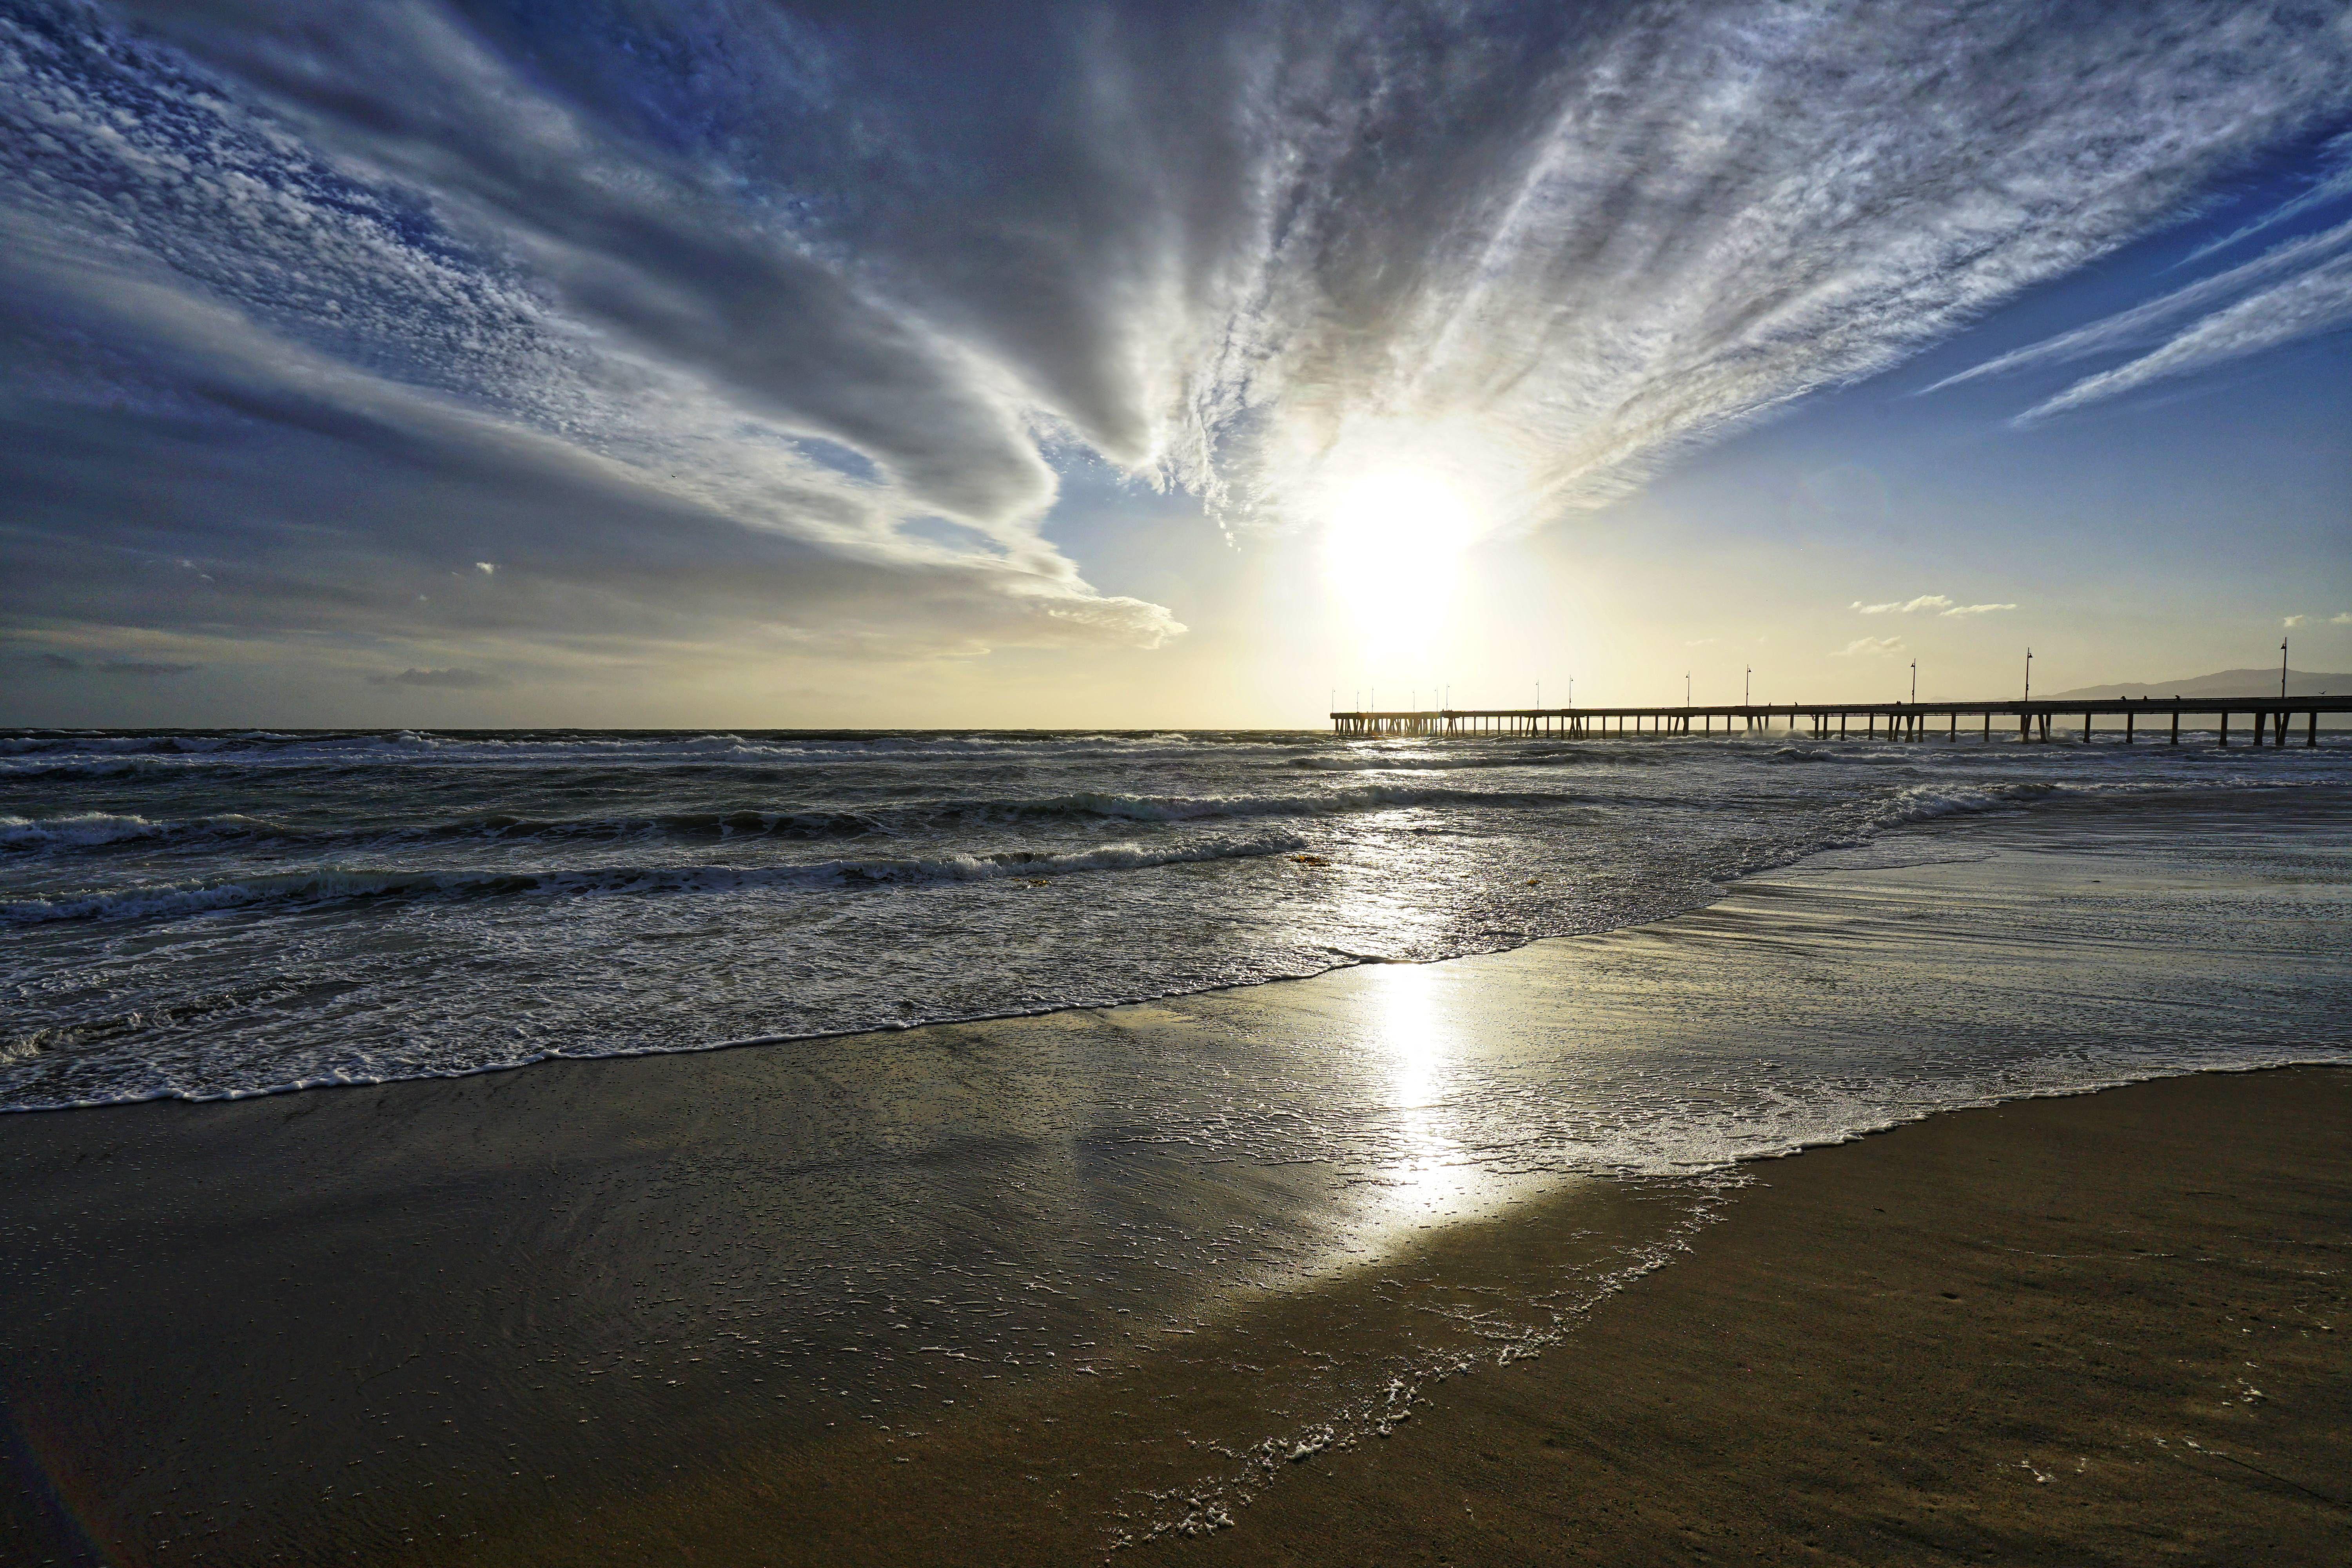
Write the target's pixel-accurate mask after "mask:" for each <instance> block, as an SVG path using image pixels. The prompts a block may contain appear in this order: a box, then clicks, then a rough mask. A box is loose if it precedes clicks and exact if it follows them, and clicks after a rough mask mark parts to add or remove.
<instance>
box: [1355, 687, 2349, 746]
mask: <svg viewBox="0 0 2352 1568" xmlns="http://www.w3.org/2000/svg"><path fill="white" fill-rule="evenodd" d="M2324 713H2325V714H2347V713H2352V696H2347V697H2130V698H2111V699H2108V700H2105V701H2098V700H2085V699H2083V698H2079V697H2077V698H2063V699H2060V700H2055V701H2052V700H2021V701H2015V702H1755V703H1747V702H1739V703H1730V704H1727V705H1724V706H1721V707H1696V708H1690V707H1685V708H1435V709H1425V710H1417V711H1414V710H1396V711H1385V712H1373V711H1360V712H1335V713H1333V714H1332V715H1331V728H1332V731H1333V733H1335V734H1339V735H1347V736H1351V737H1354V736H1364V737H1371V736H1384V735H1549V736H1552V737H1554V738H1556V739H1559V740H1563V741H1586V740H1601V739H1604V738H1605V739H1609V740H1617V739H1620V738H1632V737H1634V736H1646V735H1711V734H1717V733H1720V734H1724V735H1734V734H1739V735H1768V734H1780V733H1786V734H1788V735H1790V736H1793V737H1796V738H1797V739H1800V740H1815V741H1871V740H1884V741H1895V742H1915V741H1944V742H1959V741H1961V740H1963V739H1966V740H1970V741H1977V742H1991V741H1992V740H1994V739H1995V738H1996V732H1998V737H1999V738H2000V739H2001V740H2007V739H2009V738H2010V736H2011V734H2012V733H2014V735H2015V737H2016V739H2017V741H2018V742H2021V743H2039V744H2043V745H2047V744H2049V743H2050V742H2052V741H2053V739H2057V740H2068V739H2071V740H2075V741H2079V742H2081V743H2082V744H2084V745H2088V744H2090V743H2091V742H2092V741H2093V739H2094V738H2097V739H2099V740H2101V741H2105V742H2115V743H2119V744H2122V745H2126V746H2128V745H2132V744H2134V743H2136V742H2138V741H2141V740H2143V739H2144V740H2147V741H2148V742H2153V743H2162V744H2169V745H2175V746H2177V745H2179V743H2180V721H2181V720H2182V719H2183V718H2199V719H2205V720H2209V721H2210V722H2209V723H2207V724H2205V725H2202V726H2200V728H2204V729H2210V730H2211V731H2214V732H2215V738H2216V741H2217V742H2218V743H2219V744H2221V745H2223V746H2227V745H2229V744H2231V721H2233V720H2242V721H2244V728H2243V730H2242V731H2240V733H2241V734H2242V735H2243V737H2244V738H2245V739H2246V741H2248V742H2251V743H2252V744H2253V745H2256V746H2261V745H2265V744H2267V745H2270V746H2273V747H2278V746H2284V745H2285V744H2286V743H2287V739H2288V735H2289V733H2290V731H2294V730H2296V729H2298V728H2299V729H2300V730H2301V731H2302V732H2303V733H2302V740H2303V743H2304V744H2305V746H2316V745H2318V744H2319V719H2320V715H2322V714H2324ZM2102 719H2106V720H2110V721H2118V722H2111V723H2109V724H2108V726H2107V727H2106V728H2105V729H2100V728H2099V727H2098V721H2100V720H2102ZM1964 720H1965V721H1967V722H1966V723H1963V722H1962V721H1964ZM2078 720H2079V721H2080V722H2081V728H2080V730H2079V731H2078V730H2075V729H2073V728H2071V724H2072V722H2073V721H2078ZM1717 721H1720V729H1718V728H1717ZM1996 721H1998V722H1997V723H1996ZM2298 721H2300V722H2299V723H2298Z"/></svg>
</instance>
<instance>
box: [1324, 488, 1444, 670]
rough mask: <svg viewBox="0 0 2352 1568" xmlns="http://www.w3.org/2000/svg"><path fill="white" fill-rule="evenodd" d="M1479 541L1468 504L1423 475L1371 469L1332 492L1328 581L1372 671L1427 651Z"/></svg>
mask: <svg viewBox="0 0 2352 1568" xmlns="http://www.w3.org/2000/svg"><path fill="white" fill-rule="evenodd" d="M1477 532H1478V530H1477V520H1476V518H1475V515H1474V513H1473V509H1472V507H1471V504H1470V501H1469V500H1468V498H1467V497H1466V496H1465V495H1464V493H1463V492H1462V490H1461V489H1459V488H1458V487H1456V486H1455V485H1454V484H1453V483H1451V482H1450V481H1448V480H1447V479H1444V477H1443V476H1441V475H1439V474H1435V473H1433V472H1431V471H1430V470H1428V469H1426V468H1381V469H1371V470H1368V471H1366V472H1364V473H1362V474H1360V475H1358V476H1356V477H1355V478H1354V479H1351V480H1349V481H1348V482H1347V483H1345V484H1343V485H1341V486H1339V488H1338V489H1336V491H1335V492H1334V493H1333V495H1332V497H1331V500H1329V502H1328V504H1327V506H1326V508H1325V520H1324V525H1323V570H1324V577H1325V580H1326V581H1327V582H1328V584H1330V588H1331V592H1332V594H1333V595H1334V596H1335V597H1336V598H1337V599H1338V600H1339V603H1340V604H1341V605H1344V606H1345V608H1346V610H1347V617H1348V620H1349V622H1350V623H1351V624H1352V625H1353V626H1354V627H1355V630H1356V634H1357V638H1358V642H1359V645H1360V655H1361V657H1362V658H1364V659H1365V661H1366V662H1367V663H1368V664H1369V665H1371V666H1373V667H1375V668H1377V667H1379V666H1381V665H1385V664H1392V663H1396V662H1399V661H1409V660H1412V659H1415V658H1419V657H1420V656H1423V655H1425V654H1426V653H1427V652H1428V651H1429V645H1430V643H1431V641H1432V639H1433V636H1434V634H1435V633H1436V631H1437V630H1438V628H1439V626H1441V625H1442V623H1443V622H1444V617H1445V611H1446V605H1447V602H1448V601H1449V600H1450V599H1451V598H1452V596H1453V593H1454V581H1455V579H1456V577H1457V576H1458V575H1459V574H1460V571H1461V564H1462V554H1463V552H1464V551H1465V550H1467V549H1468V548H1469V547H1470V545H1471V543H1472V542H1474V541H1475V539H1476V537H1477Z"/></svg>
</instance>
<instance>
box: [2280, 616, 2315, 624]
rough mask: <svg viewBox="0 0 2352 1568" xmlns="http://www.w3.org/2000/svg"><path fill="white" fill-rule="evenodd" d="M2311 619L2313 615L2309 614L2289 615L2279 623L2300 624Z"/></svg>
mask: <svg viewBox="0 0 2352 1568" xmlns="http://www.w3.org/2000/svg"><path fill="white" fill-rule="evenodd" d="M2310 619H2311V617H2310V616H2288V617H2287V618H2286V619H2284V620H2283V621H2281V622H2280V623H2279V625H2281V626H2302V625H2303V624H2305V622H2307V621H2309V620H2310Z"/></svg>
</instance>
